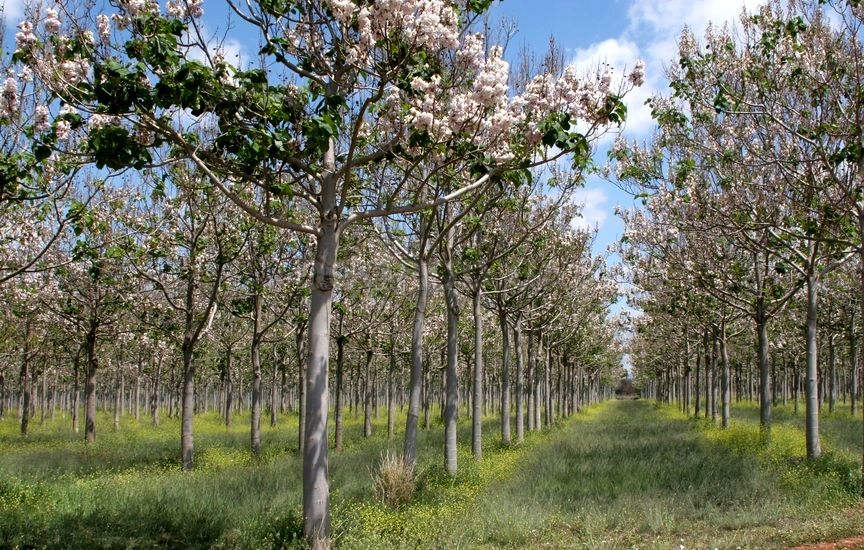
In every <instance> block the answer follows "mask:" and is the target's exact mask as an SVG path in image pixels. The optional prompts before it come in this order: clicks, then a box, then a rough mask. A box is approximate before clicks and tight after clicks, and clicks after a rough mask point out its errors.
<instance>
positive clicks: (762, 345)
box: [754, 301, 771, 442]
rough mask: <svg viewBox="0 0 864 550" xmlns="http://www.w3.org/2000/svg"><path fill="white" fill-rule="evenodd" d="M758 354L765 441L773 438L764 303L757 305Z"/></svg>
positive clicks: (766, 316)
mask: <svg viewBox="0 0 864 550" xmlns="http://www.w3.org/2000/svg"><path fill="white" fill-rule="evenodd" d="M754 317H755V319H754V320H755V323H756V341H757V352H756V355H757V357H758V361H759V433H760V436H761V438H762V441H763V442H767V441H769V440H770V439H771V381H770V376H769V374H770V372H771V371H770V368H771V367H770V365H769V362H768V315H767V312H766V311H765V307H764V305H763V304H762V303H761V301H760V303H758V304H757V306H756V315H755V316H754Z"/></svg>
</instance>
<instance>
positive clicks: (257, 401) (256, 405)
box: [250, 292, 263, 457]
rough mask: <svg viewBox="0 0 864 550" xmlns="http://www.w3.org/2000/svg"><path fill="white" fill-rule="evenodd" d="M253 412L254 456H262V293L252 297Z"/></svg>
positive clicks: (252, 436)
mask: <svg viewBox="0 0 864 550" xmlns="http://www.w3.org/2000/svg"><path fill="white" fill-rule="evenodd" d="M252 323H253V326H252V349H251V350H250V355H251V359H252V407H251V408H252V414H251V426H250V437H251V440H252V441H251V443H252V456H256V457H257V456H261V401H262V399H261V339H262V336H263V335H262V333H261V293H260V292H255V294H254V296H253V297H252Z"/></svg>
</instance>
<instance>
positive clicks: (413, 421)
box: [404, 254, 429, 467]
mask: <svg viewBox="0 0 864 550" xmlns="http://www.w3.org/2000/svg"><path fill="white" fill-rule="evenodd" d="M417 283H418V286H417V301H416V302H415V305H414V323H413V325H412V327H411V378H410V382H409V390H408V391H409V395H408V419H407V420H406V422H405V447H404V453H405V461H406V462H407V463H408V464H410V465H411V466H412V467H414V466H415V465H416V464H417V423H418V421H419V418H420V398H421V390H422V385H423V334H424V332H425V330H426V303H427V302H428V299H429V263H428V260H427V259H426V257H425V256H424V255H423V254H421V255H420V257H419V259H418V262H417Z"/></svg>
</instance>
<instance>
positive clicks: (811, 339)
mask: <svg viewBox="0 0 864 550" xmlns="http://www.w3.org/2000/svg"><path fill="white" fill-rule="evenodd" d="M818 285H819V279H818V275H817V274H816V273H815V272H814V271H813V270H811V271H810V273H808V274H807V395H806V399H807V401H806V402H807V406H806V421H805V431H806V438H807V458H810V459H814V458H819V457H820V456H822V445H821V442H820V441H819V395H818V383H819V380H818V369H819V356H818V351H817V340H816V339H817V338H818V325H817V323H818V319H817V313H818V311H817V308H818Z"/></svg>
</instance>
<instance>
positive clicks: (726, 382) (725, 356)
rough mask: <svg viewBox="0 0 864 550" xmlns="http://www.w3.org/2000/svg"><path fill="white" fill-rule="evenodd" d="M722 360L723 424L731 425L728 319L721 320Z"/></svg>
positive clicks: (721, 398) (721, 397) (724, 426)
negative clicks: (727, 342)
mask: <svg viewBox="0 0 864 550" xmlns="http://www.w3.org/2000/svg"><path fill="white" fill-rule="evenodd" d="M720 360H721V363H722V368H723V372H722V375H721V377H720V386H721V387H720V402H721V404H722V407H723V413H722V420H721V423H722V426H723V428H724V429H725V428H728V427H729V417H730V414H731V409H732V404H731V400H732V388H731V387H730V376H729V350H728V348H727V346H726V319H725V318H724V319H723V320H722V321H721V322H720Z"/></svg>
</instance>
